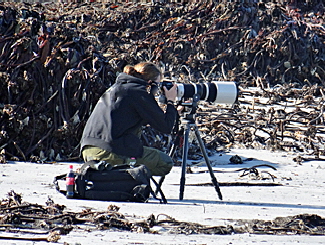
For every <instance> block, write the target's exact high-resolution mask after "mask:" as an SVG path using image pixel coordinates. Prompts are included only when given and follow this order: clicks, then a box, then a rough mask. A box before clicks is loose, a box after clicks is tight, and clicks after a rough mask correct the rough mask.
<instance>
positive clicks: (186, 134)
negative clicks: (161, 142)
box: [179, 125, 191, 200]
mask: <svg viewBox="0 0 325 245" xmlns="http://www.w3.org/2000/svg"><path fill="white" fill-rule="evenodd" d="M190 129H191V127H190V126H189V125H187V128H186V130H185V132H184V143H183V156H182V159H183V161H182V176H181V181H180V190H179V200H183V196H184V189H185V174H186V162H187V154H188V136H189V134H190Z"/></svg>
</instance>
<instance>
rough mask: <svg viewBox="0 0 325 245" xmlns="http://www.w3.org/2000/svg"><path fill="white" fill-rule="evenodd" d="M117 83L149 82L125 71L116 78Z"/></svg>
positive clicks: (143, 83)
mask: <svg viewBox="0 0 325 245" xmlns="http://www.w3.org/2000/svg"><path fill="white" fill-rule="evenodd" d="M116 82H117V83H138V84H142V85H145V86H146V85H148V82H147V81H145V80H143V79H141V78H137V77H134V76H130V75H128V74H126V73H124V72H122V73H120V74H119V75H118V77H117V79H116Z"/></svg>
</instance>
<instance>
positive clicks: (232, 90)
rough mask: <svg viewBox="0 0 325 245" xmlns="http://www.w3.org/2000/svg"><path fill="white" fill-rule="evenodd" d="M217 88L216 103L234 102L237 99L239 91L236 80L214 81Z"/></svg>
mask: <svg viewBox="0 0 325 245" xmlns="http://www.w3.org/2000/svg"><path fill="white" fill-rule="evenodd" d="M212 83H214V84H215V86H216V88H217V95H216V99H215V101H212V102H213V103H214V104H233V103H235V102H236V100H237V96H238V92H237V85H236V83H235V82H223V81H213V82H212Z"/></svg>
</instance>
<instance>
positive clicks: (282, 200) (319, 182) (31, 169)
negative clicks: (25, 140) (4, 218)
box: [0, 149, 325, 245]
mask: <svg viewBox="0 0 325 245" xmlns="http://www.w3.org/2000/svg"><path fill="white" fill-rule="evenodd" d="M233 155H238V156H240V157H241V158H242V159H247V158H253V159H252V160H250V161H244V163H243V164H230V161H229V159H230V157H231V156H233ZM294 157H297V155H296V154H290V153H287V152H270V151H263V150H260V151H259V150H240V149H234V150H230V151H229V152H225V153H222V154H220V155H215V156H213V157H211V162H212V165H213V168H214V169H216V170H220V171H224V172H223V173H215V176H216V178H217V180H218V181H219V183H233V182H244V183H272V180H271V179H266V180H252V179H250V178H249V176H244V177H242V178H240V177H239V174H240V173H242V172H236V171H234V170H237V169H239V168H244V167H251V166H254V165H259V164H269V165H271V166H273V167H275V168H276V169H277V170H273V169H271V168H268V167H263V168H258V170H260V171H262V170H264V171H268V172H269V173H270V174H272V175H274V176H275V177H276V178H275V180H274V183H280V184H282V185H281V186H235V185H233V186H221V187H220V188H221V192H222V195H223V200H222V201H220V200H219V199H218V195H217V193H216V191H215V189H214V187H213V186H206V185H205V186H204V185H203V186H199V185H192V184H199V183H210V182H211V178H210V175H209V173H194V174H187V175H186V184H190V185H186V187H185V191H184V199H183V200H179V182H180V176H181V168H180V167H174V168H173V170H172V172H171V173H170V174H169V175H168V176H167V177H166V179H165V181H164V184H163V190H164V193H165V195H166V198H167V199H168V204H160V203H158V201H156V200H155V199H150V201H149V202H148V203H114V204H115V205H117V206H119V207H120V210H119V212H120V213H122V214H126V215H135V216H138V217H139V216H141V217H143V218H147V217H148V216H149V215H151V214H154V215H158V214H166V215H169V216H171V217H173V218H175V219H177V220H180V221H187V222H195V223H200V224H203V225H228V224H232V223H231V221H230V220H231V219H263V220H272V219H274V218H276V217H285V216H292V215H298V214H305V213H308V214H317V215H319V216H322V217H325V191H324V190H325V188H324V187H325V177H324V176H325V161H315V160H313V161H305V162H302V164H297V163H296V162H295V161H293V158H294ZM69 164H70V163H53V164H36V163H28V162H9V163H8V164H0V199H4V198H6V195H7V193H8V192H9V191H11V190H14V191H15V192H16V193H21V194H22V195H23V201H26V202H30V203H38V204H41V205H44V204H45V202H46V201H47V200H48V197H51V198H52V199H53V201H54V202H55V203H57V204H61V205H66V207H67V210H70V211H76V212H77V211H81V210H83V209H85V208H91V209H92V210H94V211H105V210H106V209H107V207H108V206H109V205H110V204H112V203H111V202H102V201H89V200H71V199H66V198H65V197H64V196H63V195H62V194H60V193H58V192H57V191H56V190H55V187H54V185H53V179H54V177H55V176H56V175H59V174H62V173H65V172H67V171H68V169H69ZM74 165H75V167H77V165H78V164H77V163H75V164H74ZM204 169H206V167H205V166H204V164H202V165H200V164H199V166H197V167H192V170H193V171H194V172H197V171H198V170H204ZM262 175H263V176H264V177H269V176H270V175H268V174H267V173H262ZM157 180H158V179H157ZM158 231H159V232H160V234H142V233H132V232H122V231H118V232H117V231H109V230H105V231H93V232H85V231H84V230H77V229H75V230H73V231H72V232H70V233H69V234H68V235H63V236H61V239H60V240H59V241H58V244H64V243H65V242H66V244H82V245H84V244H91V243H92V244H325V237H324V236H308V235H252V234H234V235H171V234H168V233H166V232H164V230H158ZM3 234H5V233H1V235H3ZM0 244H48V243H45V242H31V241H14V240H0Z"/></svg>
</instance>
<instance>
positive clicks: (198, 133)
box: [195, 126, 222, 200]
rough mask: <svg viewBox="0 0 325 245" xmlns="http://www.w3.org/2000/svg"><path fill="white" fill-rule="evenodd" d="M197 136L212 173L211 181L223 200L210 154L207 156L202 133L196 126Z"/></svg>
mask: <svg viewBox="0 0 325 245" xmlns="http://www.w3.org/2000/svg"><path fill="white" fill-rule="evenodd" d="M195 136H196V138H197V140H198V141H199V144H200V149H201V152H202V153H203V156H204V159H205V162H206V164H207V166H208V169H209V173H210V176H211V181H212V183H213V185H214V187H215V189H216V191H217V193H218V197H219V199H220V200H222V194H221V191H220V188H219V183H218V181H217V179H216V177H215V176H214V173H213V169H212V167H211V164H210V160H209V158H208V154H207V152H206V150H205V146H204V144H203V140H202V138H201V136H200V132H199V130H198V128H197V126H195Z"/></svg>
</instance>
